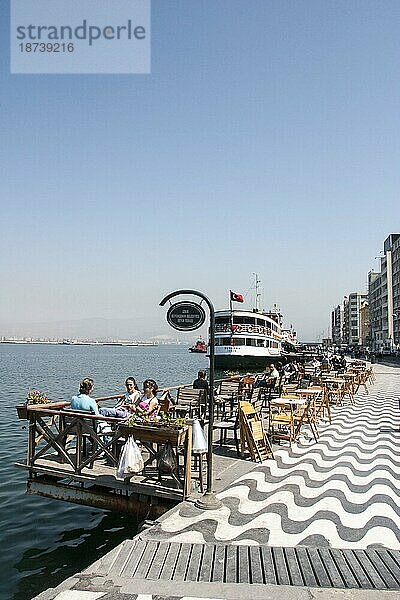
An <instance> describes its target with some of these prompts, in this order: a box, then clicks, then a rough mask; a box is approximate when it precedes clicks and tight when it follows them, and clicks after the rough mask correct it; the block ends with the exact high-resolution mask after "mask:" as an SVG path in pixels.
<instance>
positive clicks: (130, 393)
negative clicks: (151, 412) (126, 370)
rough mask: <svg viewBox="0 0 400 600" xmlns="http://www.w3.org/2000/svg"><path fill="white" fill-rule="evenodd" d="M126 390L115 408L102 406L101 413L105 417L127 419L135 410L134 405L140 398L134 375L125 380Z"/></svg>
mask: <svg viewBox="0 0 400 600" xmlns="http://www.w3.org/2000/svg"><path fill="white" fill-rule="evenodd" d="M125 387H126V392H125V394H124V396H123V397H122V398H121V399H120V400H118V402H117V403H116V405H115V406H114V408H107V407H106V406H104V407H103V408H100V414H101V415H103V417H117V418H119V419H127V418H128V417H129V415H130V414H131V413H132V412H135V409H134V407H135V406H136V404H137V403H138V401H139V399H140V392H139V388H138V386H137V384H136V381H135V378H134V377H128V378H127V379H126V380H125Z"/></svg>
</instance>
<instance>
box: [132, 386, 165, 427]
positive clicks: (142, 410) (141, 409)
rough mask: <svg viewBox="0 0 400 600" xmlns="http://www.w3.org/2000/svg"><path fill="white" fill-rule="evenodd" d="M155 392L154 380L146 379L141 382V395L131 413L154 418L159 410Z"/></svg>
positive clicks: (156, 388)
mask: <svg viewBox="0 0 400 600" xmlns="http://www.w3.org/2000/svg"><path fill="white" fill-rule="evenodd" d="M157 391H158V385H157V383H156V382H155V381H154V379H146V381H144V382H143V394H142V396H141V397H140V400H139V402H138V403H137V404H136V406H135V407H133V411H134V412H136V414H138V415H147V416H149V417H151V418H155V417H156V416H157V412H158V408H159V404H158V399H157Z"/></svg>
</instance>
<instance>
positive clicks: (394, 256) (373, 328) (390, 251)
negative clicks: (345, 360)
mask: <svg viewBox="0 0 400 600" xmlns="http://www.w3.org/2000/svg"><path fill="white" fill-rule="evenodd" d="M368 303H369V318H370V336H371V346H372V349H373V350H374V351H376V352H392V351H393V350H395V349H396V348H397V347H398V346H399V344H400V234H399V233H391V234H390V235H389V236H388V237H387V238H386V240H385V241H384V244H383V251H382V256H381V257H380V271H379V272H375V271H370V273H369V274H368Z"/></svg>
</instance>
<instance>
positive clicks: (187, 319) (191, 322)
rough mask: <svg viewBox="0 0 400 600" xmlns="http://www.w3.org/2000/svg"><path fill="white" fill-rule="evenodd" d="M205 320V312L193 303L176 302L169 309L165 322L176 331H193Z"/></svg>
mask: <svg viewBox="0 0 400 600" xmlns="http://www.w3.org/2000/svg"><path fill="white" fill-rule="evenodd" d="M205 320H206V313H205V310H204V308H203V307H202V306H200V304H196V303H195V302H177V303H176V304H173V305H172V306H170V307H169V309H168V312H167V321H168V323H169V324H170V325H171V327H173V328H174V329H178V331H194V330H195V329H199V327H201V326H202V325H203V323H204V321H205Z"/></svg>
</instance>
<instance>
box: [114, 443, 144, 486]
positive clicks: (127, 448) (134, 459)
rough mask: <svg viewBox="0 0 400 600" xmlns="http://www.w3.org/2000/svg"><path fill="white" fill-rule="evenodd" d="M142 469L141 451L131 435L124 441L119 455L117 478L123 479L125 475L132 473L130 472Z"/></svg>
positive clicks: (138, 471)
mask: <svg viewBox="0 0 400 600" xmlns="http://www.w3.org/2000/svg"><path fill="white" fill-rule="evenodd" d="M143 469H144V461H143V457H142V453H141V452H140V449H139V446H138V445H137V443H136V442H135V440H134V439H133V436H132V435H131V436H129V438H128V439H127V441H126V442H125V444H124V447H123V448H122V452H121V456H120V457H119V462H118V467H117V478H118V479H123V478H124V477H126V476H127V475H132V473H140V471H143Z"/></svg>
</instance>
